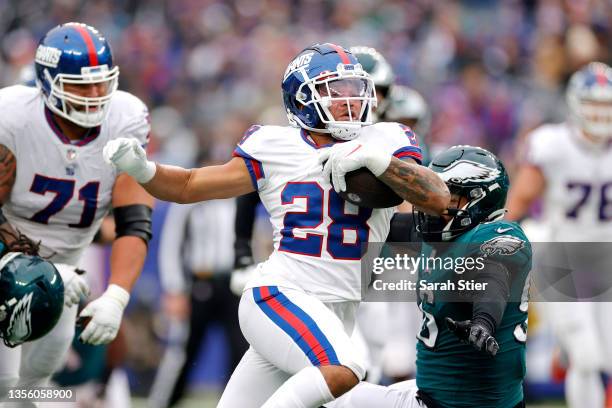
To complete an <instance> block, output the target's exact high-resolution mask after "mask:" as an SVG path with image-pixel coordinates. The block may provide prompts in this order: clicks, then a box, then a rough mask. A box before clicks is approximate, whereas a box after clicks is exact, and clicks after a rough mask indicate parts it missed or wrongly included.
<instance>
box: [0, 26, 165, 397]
mask: <svg viewBox="0 0 612 408" xmlns="http://www.w3.org/2000/svg"><path fill="white" fill-rule="evenodd" d="M35 70H36V84H37V87H35V88H34V87H27V86H21V85H17V86H11V87H7V88H4V89H2V90H0V107H1V108H2V111H3V112H4V114H3V116H2V118H1V119H0V158H1V160H0V201H1V202H2V203H3V206H2V211H3V213H4V216H6V219H7V220H8V223H9V224H10V225H11V226H12V227H13V228H15V229H17V230H19V231H21V232H22V233H24V234H25V235H27V236H28V237H29V238H31V239H33V240H37V241H39V240H40V246H41V249H40V252H41V256H45V257H48V259H49V260H50V261H52V262H53V263H54V264H55V265H56V267H57V268H58V270H59V271H60V273H61V275H62V278H63V280H64V284H65V286H66V302H65V306H64V310H63V313H62V315H61V317H60V320H59V322H58V323H57V325H56V326H55V328H54V329H53V330H52V331H51V332H50V333H49V334H48V335H47V336H45V337H43V338H41V339H39V340H37V341H34V342H31V343H27V344H25V345H24V346H17V347H15V348H8V347H5V346H0V395H2V394H4V393H5V392H6V388H7V387H12V386H14V385H16V384H17V385H19V386H44V385H45V384H46V383H47V381H48V379H49V378H50V376H51V374H53V372H55V371H56V370H58V369H59V368H61V365H62V363H63V360H64V357H65V355H66V352H67V351H68V348H69V346H70V344H71V342H72V338H73V336H74V328H75V318H76V312H77V306H76V305H77V304H78V302H79V300H80V299H81V297H84V296H86V295H87V294H88V288H87V286H86V284H85V283H84V280H83V279H82V278H80V277H79V276H78V275H77V274H76V273H75V270H76V267H75V265H76V264H77V263H78V261H79V257H80V255H81V253H82V251H83V249H84V248H85V247H86V246H87V245H89V244H90V243H91V241H92V240H93V238H94V235H95V233H96V231H97V230H98V229H99V227H100V224H101V222H102V219H103V217H104V216H105V215H106V214H107V213H108V211H109V209H110V208H111V206H112V207H113V208H114V215H115V221H116V225H117V238H116V239H115V241H114V242H113V246H112V253H111V259H110V265H111V277H110V283H109V286H108V289H107V290H106V292H105V293H104V294H103V295H102V296H100V297H99V298H98V299H96V300H94V301H93V302H91V303H89V305H87V307H86V308H85V309H84V310H83V311H82V312H81V316H82V317H85V316H87V317H90V318H91V320H90V321H89V323H88V324H87V326H86V328H85V330H84V331H83V333H82V335H81V337H80V339H81V340H82V341H83V342H85V343H89V344H93V345H97V344H105V343H108V342H110V341H111V340H113V339H114V338H115V336H116V334H117V330H118V329H119V324H120V322H121V317H122V314H123V309H124V308H125V306H126V305H127V303H128V301H129V291H130V289H131V287H132V285H133V284H134V282H135V281H136V279H137V277H138V275H139V273H140V270H141V268H142V265H143V263H144V258H145V255H146V252H147V242H148V240H149V238H150V236H151V228H150V224H151V221H150V216H151V208H152V204H153V202H152V198H151V197H150V196H149V195H148V194H147V193H146V191H144V189H143V188H142V187H140V186H139V185H138V183H136V182H135V181H134V180H133V179H132V178H130V177H129V176H127V175H119V174H118V173H117V172H116V171H115V170H114V169H111V168H109V167H108V166H107V165H106V164H105V163H104V162H103V160H102V155H101V152H102V148H103V146H104V144H105V143H106V142H107V141H109V140H112V139H114V138H116V137H118V136H123V137H129V138H131V140H134V141H136V142H137V143H138V144H142V145H145V144H146V143H147V138H148V134H149V130H150V126H149V123H148V113H147V109H146V107H145V106H144V104H143V103H142V102H141V101H140V100H139V99H138V98H136V97H134V96H133V95H131V94H128V93H125V92H122V91H118V90H117V81H118V76H119V68H118V67H117V66H115V65H114V64H113V59H112V54H111V50H110V47H109V44H108V42H107V41H106V39H105V38H104V37H103V36H102V35H101V34H100V33H99V32H98V31H97V30H96V29H95V28H93V27H90V26H87V25H85V24H80V23H67V24H62V25H59V26H57V27H55V28H53V29H51V30H50V31H49V32H48V33H47V34H46V35H45V36H44V37H43V38H42V39H41V41H40V43H39V45H38V48H37V51H36V57H35Z"/></svg>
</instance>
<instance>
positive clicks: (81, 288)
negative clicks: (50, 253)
mask: <svg viewBox="0 0 612 408" xmlns="http://www.w3.org/2000/svg"><path fill="white" fill-rule="evenodd" d="M54 265H55V267H56V268H57V270H58V272H59V273H60V275H61V277H62V280H63V281H64V305H66V307H72V306H73V305H76V304H78V303H79V302H80V301H81V298H86V297H88V296H89V285H88V284H87V281H86V280H85V278H84V277H83V276H81V275H80V274H78V273H77V272H76V271H77V268H76V267H75V266H73V265H69V264H63V263H56V264H54Z"/></svg>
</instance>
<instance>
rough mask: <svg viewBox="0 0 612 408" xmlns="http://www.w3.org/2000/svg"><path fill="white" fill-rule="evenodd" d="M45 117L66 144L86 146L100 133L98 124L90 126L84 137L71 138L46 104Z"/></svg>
mask: <svg viewBox="0 0 612 408" xmlns="http://www.w3.org/2000/svg"><path fill="white" fill-rule="evenodd" d="M45 118H46V119H47V123H48V124H49V127H50V128H51V130H53V133H55V136H57V137H58V139H59V140H60V141H61V142H62V143H64V144H68V145H73V146H84V145H86V144H88V143H90V142H92V141H94V140H95V139H96V138H97V137H98V136H99V135H100V126H96V127H93V128H90V129H89V130H88V131H87V133H85V136H83V138H82V139H80V140H70V139H69V138H68V136H66V135H64V134H63V133H62V129H61V128H60V127H59V125H58V124H57V122H56V121H55V118H54V117H53V113H52V112H51V110H49V108H47V107H46V106H45Z"/></svg>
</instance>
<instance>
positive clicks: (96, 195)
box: [0, 85, 150, 265]
mask: <svg viewBox="0 0 612 408" xmlns="http://www.w3.org/2000/svg"><path fill="white" fill-rule="evenodd" d="M109 104H110V105H109V107H108V114H107V116H106V118H105V120H104V122H103V123H102V125H101V126H99V127H96V128H92V129H90V130H89V134H87V135H86V136H85V137H84V138H83V139H81V140H79V141H78V142H76V143H71V141H70V140H68V139H67V138H66V136H64V135H63V134H62V133H61V131H60V130H59V127H58V126H57V124H56V122H54V119H53V116H52V115H51V113H50V111H49V110H48V109H47V108H46V106H45V103H44V100H43V98H42V94H41V92H40V90H38V89H37V88H33V87H26V86H21V85H17V86H11V87H8V88H4V89H2V90H0V110H1V111H2V112H3V114H2V118H0V144H2V145H4V146H6V147H7V148H8V149H9V150H10V151H11V152H12V153H13V154H14V155H15V159H16V162H17V172H16V179H15V183H14V185H13V188H12V191H11V194H10V197H9V198H8V200H7V202H6V203H5V204H4V205H3V207H2V211H3V212H4V215H5V216H6V218H7V219H8V221H9V223H10V224H11V225H12V226H14V227H16V228H17V229H19V230H20V231H21V232H22V233H24V234H26V235H27V236H28V237H30V238H32V239H33V240H40V241H41V255H43V256H49V255H53V256H52V257H51V260H52V261H54V262H60V263H68V264H72V265H74V264H76V263H77V262H78V259H79V257H80V255H81V252H82V251H83V249H84V248H85V247H87V246H88V245H89V244H90V243H91V241H92V240H93V237H94V235H95V233H96V231H97V230H98V229H99V227H100V224H101V222H102V219H103V218H104V216H105V215H106V214H107V213H108V211H109V209H110V206H111V195H112V189H113V187H114V184H115V179H116V177H117V172H116V170H115V169H114V168H112V167H111V166H109V165H108V164H106V163H104V159H103V157H102V148H103V147H104V145H105V144H106V142H107V141H109V140H110V139H113V138H117V137H135V138H137V139H138V140H139V141H140V142H141V143H142V144H143V145H145V144H146V143H147V138H148V135H149V131H150V126H149V121H148V112H147V109H146V107H145V105H144V104H143V103H142V102H141V101H140V100H139V99H138V98H136V97H135V96H133V95H131V94H128V93H126V92H122V91H117V92H115V94H114V95H113V97H112V98H111V101H110V102H109Z"/></svg>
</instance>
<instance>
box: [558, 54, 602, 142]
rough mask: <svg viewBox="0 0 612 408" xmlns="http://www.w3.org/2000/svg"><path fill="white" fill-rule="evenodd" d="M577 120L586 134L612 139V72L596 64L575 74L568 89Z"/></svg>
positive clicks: (571, 108) (599, 63)
mask: <svg viewBox="0 0 612 408" xmlns="http://www.w3.org/2000/svg"><path fill="white" fill-rule="evenodd" d="M566 96H567V104H568V106H569V108H570V112H571V114H572V117H573V119H574V120H575V121H576V122H577V124H578V126H580V128H581V129H582V130H584V131H585V132H586V133H588V134H589V135H591V136H594V137H596V138H599V139H602V140H609V139H612V68H610V67H609V66H608V65H606V64H604V63H601V62H592V63H590V64H588V65H587V66H586V67H584V68H582V69H581V70H579V71H577V72H575V73H574V74H573V75H572V77H571V78H570V81H569V84H568V87H567V94H566Z"/></svg>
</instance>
